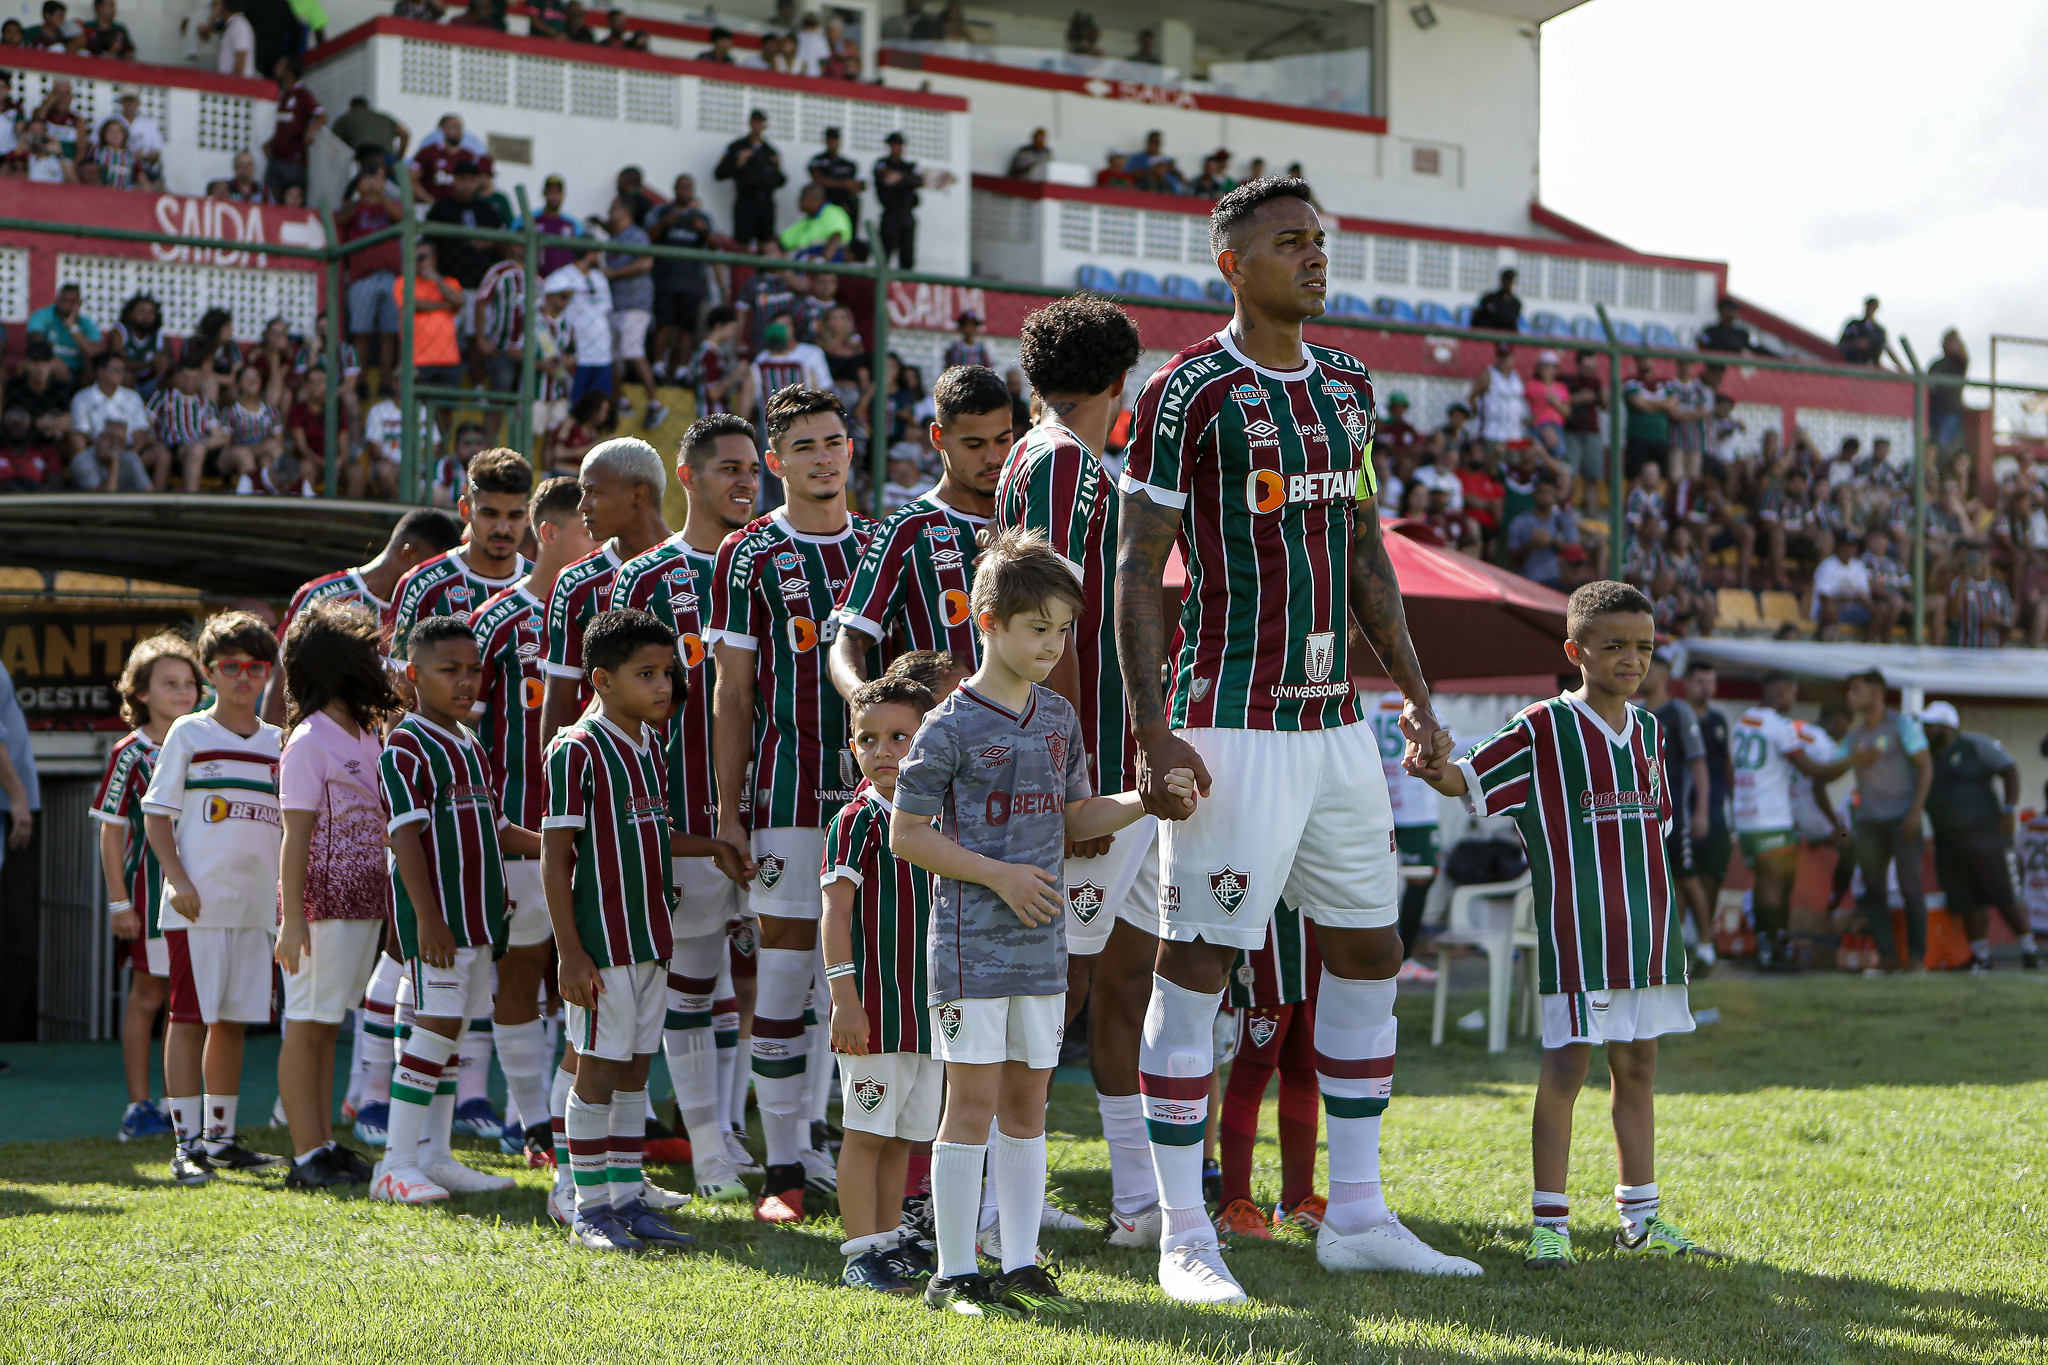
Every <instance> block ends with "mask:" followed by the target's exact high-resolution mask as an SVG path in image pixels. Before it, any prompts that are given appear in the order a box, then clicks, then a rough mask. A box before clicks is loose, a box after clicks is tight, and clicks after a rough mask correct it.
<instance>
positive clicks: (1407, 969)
mask: <svg viewBox="0 0 2048 1365" xmlns="http://www.w3.org/2000/svg"><path fill="white" fill-rule="evenodd" d="M1394 980H1396V981H1409V982H1413V983H1414V984H1416V985H1418V986H1433V985H1435V984H1436V968H1434V967H1428V966H1424V965H1423V964H1422V963H1420V962H1417V961H1416V960H1415V959H1414V958H1412V957H1411V958H1409V959H1408V960H1407V961H1406V962H1403V963H1402V964H1401V970H1400V971H1398V972H1395V973H1394Z"/></svg>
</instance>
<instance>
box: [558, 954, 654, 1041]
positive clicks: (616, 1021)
mask: <svg viewBox="0 0 2048 1365" xmlns="http://www.w3.org/2000/svg"><path fill="white" fill-rule="evenodd" d="M598 976H599V978H600V979H602V980H603V982H604V993H603V994H601V995H599V996H598V997H597V1008H596V1009H591V1010H587V1009H584V1008H583V1007H582V1006H580V1005H570V1004H564V1005H563V1006H562V1015H563V1018H562V1030H563V1032H564V1033H565V1034H566V1035H567V1037H568V1039H569V1042H570V1045H571V1046H573V1047H574V1048H575V1049H576V1053H577V1055H578V1056H582V1057H602V1058H604V1059H605V1060H606V1061H608V1062H630V1061H632V1060H633V1059H634V1058H635V1057H646V1056H651V1055H652V1054H654V1053H656V1052H659V1051H660V1050H661V1026H662V1022H663V1021H664V1020H665V1019H667V1018H668V968H667V967H666V966H665V965H663V964H662V963H659V962H635V963H634V964H633V965H632V966H630V967H600V968H598Z"/></svg>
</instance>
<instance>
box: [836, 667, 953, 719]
mask: <svg viewBox="0 0 2048 1365" xmlns="http://www.w3.org/2000/svg"><path fill="white" fill-rule="evenodd" d="M889 705H895V706H907V707H909V708H910V709H911V710H913V711H915V712H917V714H919V715H920V716H921V715H923V714H924V713H925V712H927V711H929V710H931V709H932V708H933V707H934V706H936V705H938V703H937V702H935V701H933V700H932V692H931V689H930V688H929V687H926V686H925V685H924V684H923V683H921V682H919V681H917V679H915V678H906V677H904V676H902V675H901V674H894V673H884V674H883V675H882V676H881V677H879V678H875V679H873V680H871V681H869V682H864V683H862V684H861V685H860V687H859V688H858V689H856V690H855V692H854V694H853V696H852V697H851V698H849V699H848V700H847V703H846V706H847V710H848V711H849V712H851V713H852V714H853V715H856V716H857V715H859V714H860V713H861V712H863V711H865V710H867V709H868V708H869V707H871V706H889Z"/></svg>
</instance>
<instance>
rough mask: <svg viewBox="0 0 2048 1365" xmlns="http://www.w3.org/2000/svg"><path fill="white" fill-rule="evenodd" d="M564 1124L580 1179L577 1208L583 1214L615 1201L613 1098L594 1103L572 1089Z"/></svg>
mask: <svg viewBox="0 0 2048 1365" xmlns="http://www.w3.org/2000/svg"><path fill="white" fill-rule="evenodd" d="M562 1124H563V1128H564V1129H565V1131H566V1132H567V1133H568V1147H569V1169H570V1171H571V1174H572V1178H573V1179H574V1180H575V1182H576V1212H577V1213H578V1214H582V1213H585V1212H588V1211H589V1210H591V1209H594V1208H596V1207H598V1206H599V1205H603V1204H609V1203H611V1189H610V1184H611V1179H610V1169H611V1149H612V1106H611V1104H610V1102H609V1101H607V1102H606V1103H604V1104H592V1103H590V1102H589V1101H588V1100H585V1099H584V1098H583V1097H582V1096H581V1095H579V1094H577V1093H576V1092H575V1091H573V1090H571V1091H570V1092H569V1103H568V1113H567V1114H565V1115H564V1116H563V1119H562Z"/></svg>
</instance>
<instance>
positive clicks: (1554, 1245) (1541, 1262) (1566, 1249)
mask: <svg viewBox="0 0 2048 1365" xmlns="http://www.w3.org/2000/svg"><path fill="white" fill-rule="evenodd" d="M1578 1263H1579V1258H1578V1257H1577V1256H1575V1255H1573V1254H1572V1235H1571V1234H1570V1233H1569V1232H1566V1231H1565V1230H1564V1229H1563V1228H1537V1229H1536V1231H1535V1232H1534V1233H1532V1234H1530V1237H1529V1254H1528V1255H1527V1256H1524V1257H1523V1258H1522V1264H1523V1265H1525V1266H1527V1267H1528V1268H1529V1269H1531V1270H1562V1269H1564V1268H1565V1267H1567V1266H1575V1265H1577V1264H1578Z"/></svg>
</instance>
